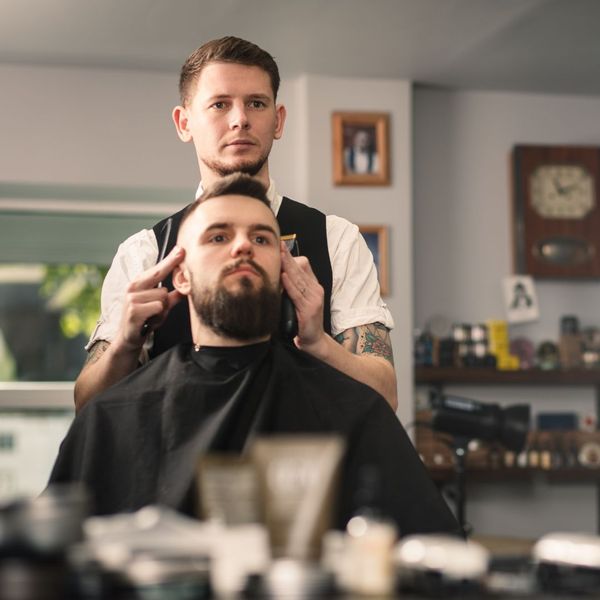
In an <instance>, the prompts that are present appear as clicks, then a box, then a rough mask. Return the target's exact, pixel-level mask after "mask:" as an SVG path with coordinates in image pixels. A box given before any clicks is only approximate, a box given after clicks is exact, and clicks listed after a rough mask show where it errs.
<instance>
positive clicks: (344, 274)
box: [327, 215, 394, 336]
mask: <svg viewBox="0 0 600 600" xmlns="http://www.w3.org/2000/svg"><path fill="white" fill-rule="evenodd" d="M327 244H328V247H329V258H330V260H331V268H332V272H333V284H332V289H331V333H332V335H333V336H336V335H338V334H339V333H341V332H342V331H345V330H346V329H350V328H352V327H357V326H359V325H368V324H369V323H376V322H379V323H382V324H383V325H385V326H386V327H387V328H388V329H392V328H393V327H394V320H393V318H392V314H391V312H390V311H389V309H388V307H387V305H386V304H385V302H384V301H383V300H382V299H381V292H380V289H379V281H378V278H377V269H376V268H375V263H374V262H373V255H372V254H371V251H370V250H369V248H368V246H367V244H366V242H365V240H364V238H363V237H362V235H361V234H360V231H359V230H358V227H357V226H356V225H354V224H352V223H350V222H349V221H347V220H346V219H343V218H341V217H337V216H335V215H328V216H327Z"/></svg>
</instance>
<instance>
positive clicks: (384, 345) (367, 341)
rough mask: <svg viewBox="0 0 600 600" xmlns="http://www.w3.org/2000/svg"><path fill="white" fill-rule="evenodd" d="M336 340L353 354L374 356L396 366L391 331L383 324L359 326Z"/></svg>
mask: <svg viewBox="0 0 600 600" xmlns="http://www.w3.org/2000/svg"><path fill="white" fill-rule="evenodd" d="M335 340H336V341H337V342H338V343H339V344H341V345H342V346H344V348H346V350H348V351H350V352H352V353H353V354H374V355H375V356H381V357H383V358H385V359H386V360H387V361H389V362H390V363H391V364H392V365H393V364H394V355H393V353H392V342H391V340H390V332H389V329H388V328H387V327H386V326H385V325H383V324H382V323H369V324H368V325H359V326H358V327H352V328H350V329H346V330H345V331H342V333H340V334H338V335H336V336H335Z"/></svg>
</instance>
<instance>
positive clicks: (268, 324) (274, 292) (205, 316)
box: [192, 260, 281, 341]
mask: <svg viewBox="0 0 600 600" xmlns="http://www.w3.org/2000/svg"><path fill="white" fill-rule="evenodd" d="M242 263H247V264H249V265H250V266H252V268H253V269H255V270H256V271H257V272H258V273H259V274H260V276H261V278H262V283H261V284H260V285H259V286H255V285H254V284H253V282H252V281H251V280H250V277H245V276H242V277H240V278H239V286H238V288H237V289H236V290H235V291H231V290H229V289H227V288H226V287H225V286H224V284H223V279H224V276H225V275H226V274H227V272H229V270H231V269H234V268H237V266H239V265H240V264H242ZM192 304H193V306H194V309H195V311H196V314H197V315H198V317H199V318H200V320H201V321H202V322H203V323H204V324H205V325H206V326H207V327H209V328H210V329H212V330H213V331H214V332H215V333H217V334H218V335H221V336H223V337H226V338H229V339H234V340H238V341H249V340H253V339H257V338H262V337H265V336H268V335H272V334H273V333H275V332H276V330H277V328H278V325H279V313H280V309H281V293H280V291H279V289H278V288H277V287H276V286H274V285H273V284H272V283H271V282H270V281H269V279H268V277H267V274H266V273H265V271H264V269H262V268H261V267H260V266H259V265H257V264H256V263H254V262H253V261H251V260H241V261H238V262H237V263H236V264H235V265H233V267H230V269H227V270H226V271H225V272H224V273H223V274H222V275H221V277H220V279H219V283H218V285H217V286H216V287H215V288H211V289H208V288H202V289H197V287H196V286H194V285H193V280H192Z"/></svg>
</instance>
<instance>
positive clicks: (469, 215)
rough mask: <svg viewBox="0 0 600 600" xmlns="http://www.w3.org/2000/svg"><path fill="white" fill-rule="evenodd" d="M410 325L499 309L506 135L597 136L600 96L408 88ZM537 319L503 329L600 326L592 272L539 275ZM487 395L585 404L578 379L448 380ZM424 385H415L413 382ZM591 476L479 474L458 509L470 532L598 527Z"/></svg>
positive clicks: (586, 141) (591, 402) (510, 139)
mask: <svg viewBox="0 0 600 600" xmlns="http://www.w3.org/2000/svg"><path fill="white" fill-rule="evenodd" d="M414 106H415V111H414V116H415V121H414V128H415V146H414V150H413V151H414V154H413V161H414V165H415V179H414V192H415V193H414V274H415V284H414V304H415V325H416V326H417V327H424V326H425V325H426V323H427V320H428V319H429V318H430V317H432V316H434V315H443V316H445V317H446V318H448V319H449V320H450V321H457V322H464V323H479V322H482V321H484V320H485V319H489V318H496V319H502V318H505V315H504V308H503V306H504V304H503V299H502V288H501V280H502V278H503V277H505V276H507V275H510V274H511V273H512V270H511V269H512V247H511V244H512V242H511V220H510V219H511V217H510V198H511V189H510V177H509V155H510V152H511V149H512V147H513V145H515V144H518V143H521V144H526V143H530V144H577V145H596V146H599V145H600V99H599V98H594V97H568V96H547V95H525V94H509V93H482V92H457V91H448V90H439V89H428V88H417V89H416V90H415V94H414ZM536 287H537V293H538V301H539V307H540V319H539V320H538V321H536V322H534V323H531V324H526V325H519V326H511V336H517V335H526V336H528V337H530V338H531V339H532V340H533V341H534V342H535V343H539V342H540V341H542V340H545V339H549V340H554V341H556V340H557V339H558V336H559V331H560V329H559V328H560V323H559V321H560V317H561V316H562V315H563V314H575V315H578V316H579V319H580V323H581V325H582V326H596V327H600V308H599V307H600V283H598V282H597V281H596V282H575V281H547V282H536ZM449 389H451V390H452V391H453V392H454V393H457V394H461V395H464V396H466V397H471V398H475V399H479V400H482V401H486V402H499V403H501V404H513V403H518V402H526V403H531V404H532V410H533V413H534V415H535V414H537V413H538V412H540V411H555V412H556V411H575V412H578V413H579V414H581V415H586V414H594V412H595V397H594V390H593V389H592V388H586V387H554V388H552V387H529V386H528V387H502V388H499V387H493V386H490V387H477V388H475V387H466V386H464V387H458V386H456V387H452V388H449ZM420 392H423V390H420ZM596 495H597V492H596V486H595V485H593V484H576V483H571V484H563V485H559V484H552V485H543V484H524V483H521V484H514V485H511V484H510V483H506V484H502V485H492V484H489V485H477V486H473V487H472V488H471V489H470V497H469V498H468V505H467V517H468V519H469V520H470V521H471V522H472V523H473V524H474V525H475V529H476V531H477V530H479V532H482V530H483V532H485V533H494V534H504V535H511V534H512V535H515V536H532V537H535V536H537V535H540V534H541V533H543V532H546V531H549V530H557V529H558V530H583V531H590V532H596V531H597V519H598V499H597V496H596Z"/></svg>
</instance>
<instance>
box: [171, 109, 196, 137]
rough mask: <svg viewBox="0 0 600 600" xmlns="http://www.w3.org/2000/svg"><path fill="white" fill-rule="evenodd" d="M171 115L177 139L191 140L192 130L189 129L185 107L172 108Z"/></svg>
mask: <svg viewBox="0 0 600 600" xmlns="http://www.w3.org/2000/svg"><path fill="white" fill-rule="evenodd" d="M172 116H173V122H174V123H175V129H177V135H178V136H179V139H180V140H181V141H182V142H190V141H192V132H191V131H190V129H189V116H188V111H187V109H186V108H185V107H184V106H176V107H175V108H174V109H173V113H172Z"/></svg>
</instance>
